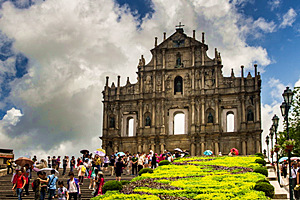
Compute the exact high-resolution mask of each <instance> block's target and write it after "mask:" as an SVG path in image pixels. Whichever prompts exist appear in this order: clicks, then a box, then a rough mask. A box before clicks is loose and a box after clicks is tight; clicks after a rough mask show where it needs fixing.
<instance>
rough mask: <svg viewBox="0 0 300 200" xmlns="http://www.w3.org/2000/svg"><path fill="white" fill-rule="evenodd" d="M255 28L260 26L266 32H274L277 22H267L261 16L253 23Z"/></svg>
mask: <svg viewBox="0 0 300 200" xmlns="http://www.w3.org/2000/svg"><path fill="white" fill-rule="evenodd" d="M253 26H254V28H255V27H258V28H260V29H261V30H262V31H263V32H265V33H272V32H274V31H275V29H276V24H275V23H274V22H273V21H271V22H267V21H266V20H265V19H264V18H262V17H260V18H258V19H257V20H256V21H254V23H253Z"/></svg>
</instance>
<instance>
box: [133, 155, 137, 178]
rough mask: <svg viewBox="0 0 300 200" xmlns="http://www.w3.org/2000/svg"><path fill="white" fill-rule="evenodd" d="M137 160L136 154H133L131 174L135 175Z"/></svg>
mask: <svg viewBox="0 0 300 200" xmlns="http://www.w3.org/2000/svg"><path fill="white" fill-rule="evenodd" d="M137 162H138V154H136V155H135V156H132V159H131V163H132V174H131V175H137ZM134 172H135V173H134Z"/></svg>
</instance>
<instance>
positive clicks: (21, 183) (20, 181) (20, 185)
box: [12, 170, 26, 200]
mask: <svg viewBox="0 0 300 200" xmlns="http://www.w3.org/2000/svg"><path fill="white" fill-rule="evenodd" d="M25 184H26V180H25V177H24V176H23V173H22V171H21V170H19V171H18V175H17V179H16V183H15V184H14V186H13V188H12V190H14V189H16V190H17V195H18V200H22V192H23V189H24V187H25Z"/></svg>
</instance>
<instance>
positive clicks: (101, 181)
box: [94, 171, 104, 197]
mask: <svg viewBox="0 0 300 200" xmlns="http://www.w3.org/2000/svg"><path fill="white" fill-rule="evenodd" d="M95 181H96V185H97V187H96V190H95V191H94V197H95V196H98V195H99V194H100V195H102V194H103V192H102V188H103V185H104V176H103V172H101V171H100V172H98V175H97V178H96V180H95Z"/></svg>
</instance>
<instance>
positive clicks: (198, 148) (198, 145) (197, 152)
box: [196, 142, 201, 156]
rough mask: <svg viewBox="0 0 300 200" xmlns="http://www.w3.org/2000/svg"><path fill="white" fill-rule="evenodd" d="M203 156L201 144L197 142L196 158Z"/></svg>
mask: <svg viewBox="0 0 300 200" xmlns="http://www.w3.org/2000/svg"><path fill="white" fill-rule="evenodd" d="M200 155H201V147H200V143H199V142H197V143H196V156H200Z"/></svg>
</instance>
